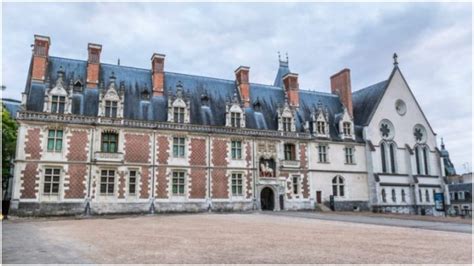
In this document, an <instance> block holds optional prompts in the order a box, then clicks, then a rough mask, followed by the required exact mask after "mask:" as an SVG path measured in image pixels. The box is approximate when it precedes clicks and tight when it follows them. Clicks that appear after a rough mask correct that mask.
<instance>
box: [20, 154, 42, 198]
mask: <svg viewBox="0 0 474 266" xmlns="http://www.w3.org/2000/svg"><path fill="white" fill-rule="evenodd" d="M37 175H39V172H38V164H37V163H26V167H25V170H23V171H22V173H21V176H22V178H23V186H22V189H21V191H20V193H21V196H20V197H21V198H22V199H34V198H36V194H35V193H36V192H38V190H37V188H36V176H37Z"/></svg>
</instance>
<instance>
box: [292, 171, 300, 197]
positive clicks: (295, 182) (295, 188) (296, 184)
mask: <svg viewBox="0 0 474 266" xmlns="http://www.w3.org/2000/svg"><path fill="white" fill-rule="evenodd" d="M300 182H301V177H300V176H299V175H293V176H292V177H291V192H292V193H293V195H299V194H301V185H300Z"/></svg>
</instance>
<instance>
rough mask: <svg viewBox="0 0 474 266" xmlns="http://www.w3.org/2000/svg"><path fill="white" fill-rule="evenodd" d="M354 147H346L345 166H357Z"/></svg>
mask: <svg viewBox="0 0 474 266" xmlns="http://www.w3.org/2000/svg"><path fill="white" fill-rule="evenodd" d="M354 151H355V148H354V147H348V146H346V147H344V157H345V164H356V163H355V160H354Z"/></svg>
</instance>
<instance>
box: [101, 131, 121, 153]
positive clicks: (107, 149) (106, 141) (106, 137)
mask: <svg viewBox="0 0 474 266" xmlns="http://www.w3.org/2000/svg"><path fill="white" fill-rule="evenodd" d="M111 136H114V137H115V139H114V140H113V139H110V137H111ZM111 144H115V146H111ZM104 145H105V146H104ZM118 146H119V134H118V133H116V132H108V131H107V132H102V133H101V138H100V151H101V152H104V153H118V148H119V147H118ZM111 147H114V148H113V149H112V148H111Z"/></svg>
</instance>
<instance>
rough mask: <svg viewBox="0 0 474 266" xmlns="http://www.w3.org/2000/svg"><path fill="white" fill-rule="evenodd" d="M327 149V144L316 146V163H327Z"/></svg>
mask: <svg viewBox="0 0 474 266" xmlns="http://www.w3.org/2000/svg"><path fill="white" fill-rule="evenodd" d="M328 149H329V146H328V145H327V144H318V162H319V163H329V160H328Z"/></svg>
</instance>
